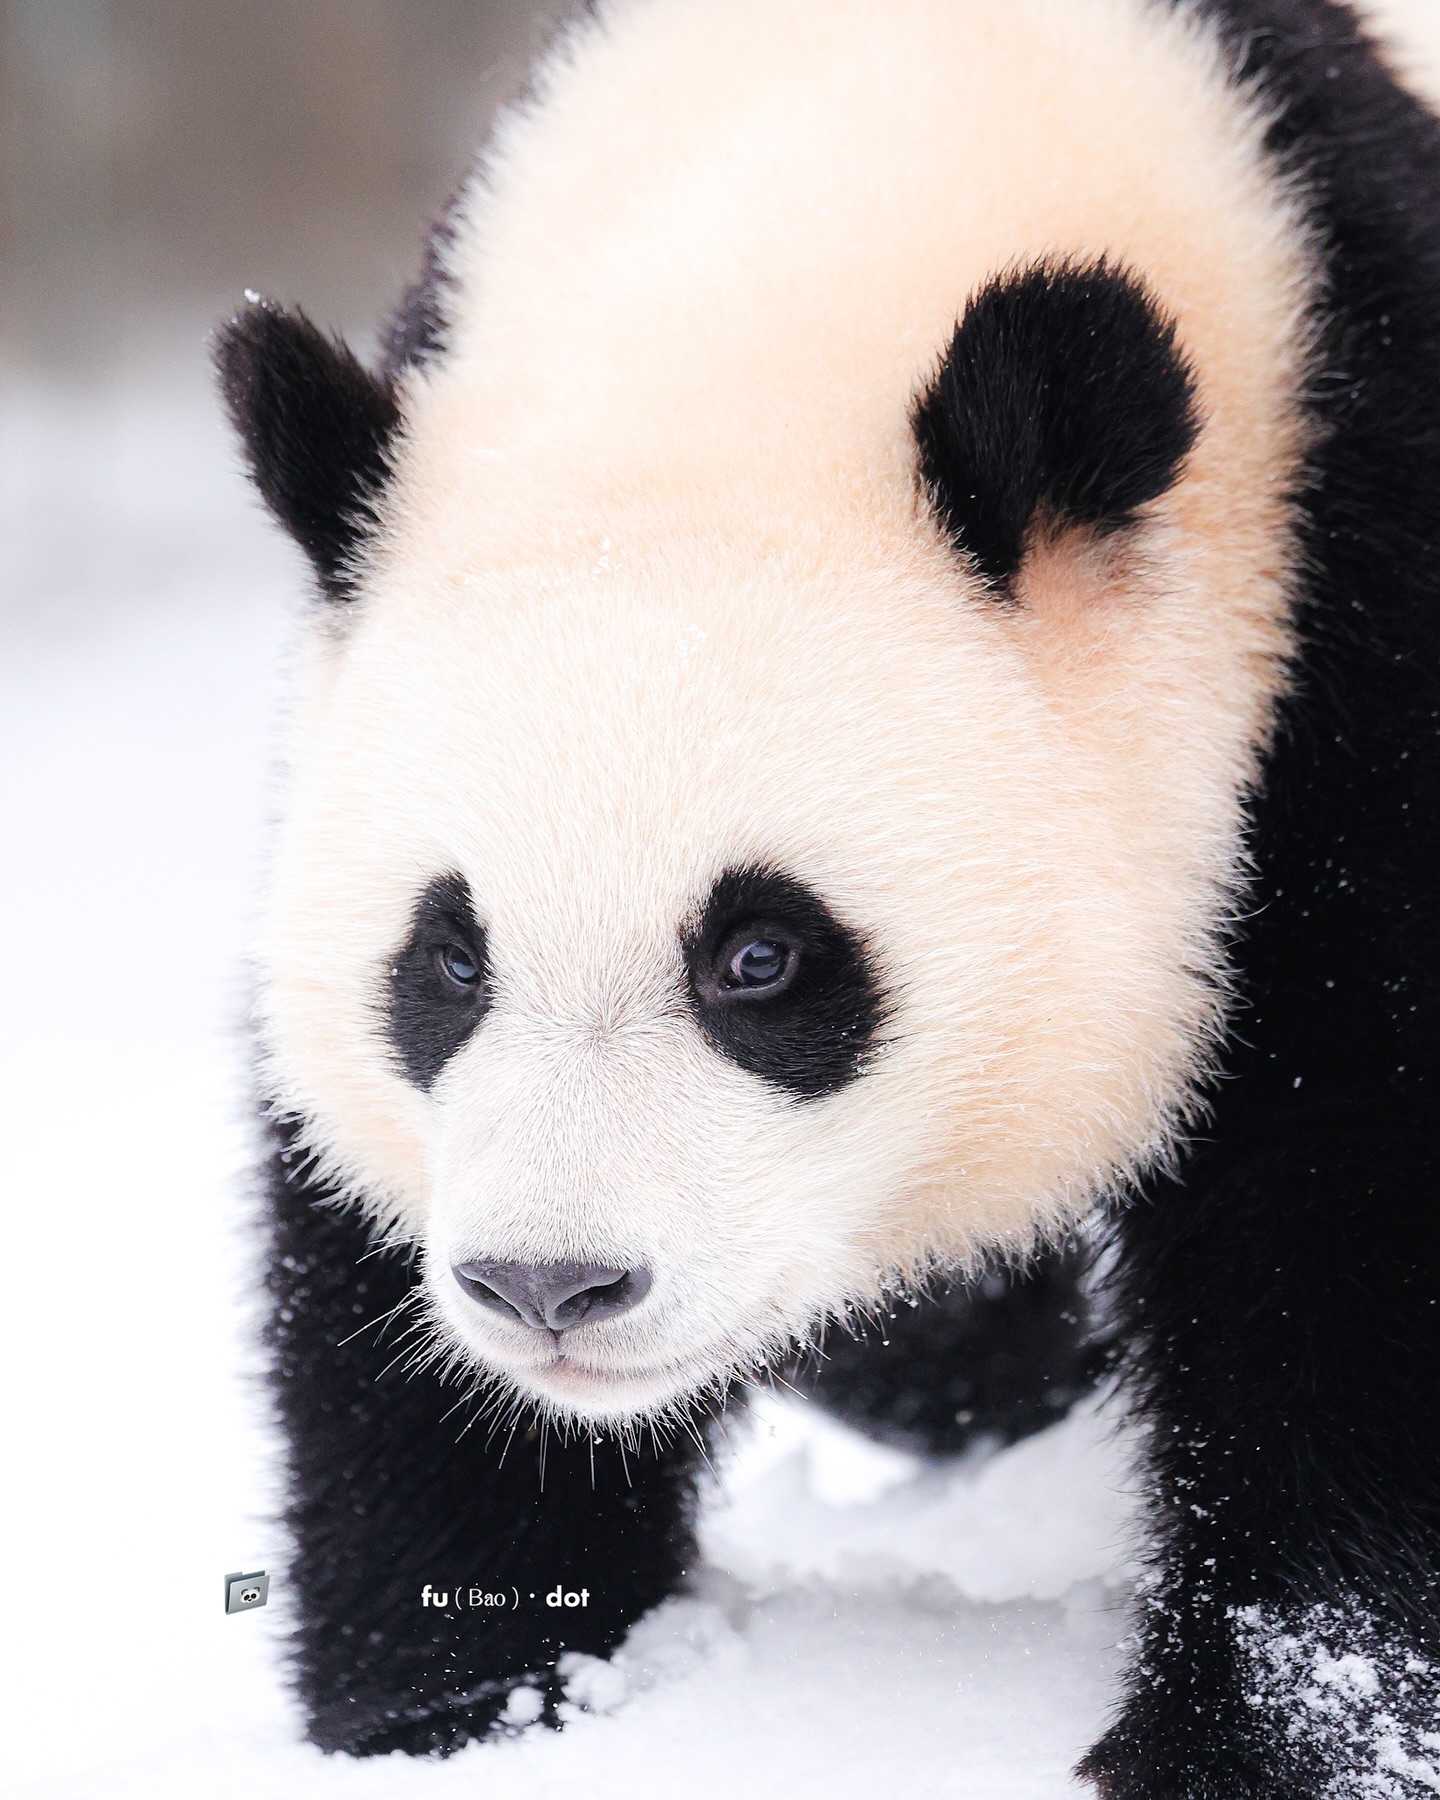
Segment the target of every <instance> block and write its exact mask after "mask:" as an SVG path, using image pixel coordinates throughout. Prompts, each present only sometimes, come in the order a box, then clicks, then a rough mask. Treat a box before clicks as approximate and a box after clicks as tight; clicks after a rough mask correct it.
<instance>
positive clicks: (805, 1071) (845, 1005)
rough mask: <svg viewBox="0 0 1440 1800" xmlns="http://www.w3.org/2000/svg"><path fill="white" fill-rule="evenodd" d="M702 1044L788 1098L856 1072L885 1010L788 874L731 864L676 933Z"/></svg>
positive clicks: (854, 955)
mask: <svg viewBox="0 0 1440 1800" xmlns="http://www.w3.org/2000/svg"><path fill="white" fill-rule="evenodd" d="M682 948H683V950H684V955H685V969H686V975H687V978H688V985H689V991H690V1003H691V1006H692V1007H693V1008H694V1012H695V1017H696V1020H697V1022H698V1023H699V1026H700V1029H701V1031H702V1032H703V1033H704V1035H705V1038H706V1040H707V1042H708V1043H709V1044H710V1045H711V1046H712V1047H713V1048H714V1049H716V1050H718V1051H719V1052H720V1053H721V1055H722V1056H728V1057H729V1058H730V1060H731V1061H732V1062H735V1063H738V1064H739V1066H740V1067H741V1068H742V1069H745V1070H748V1072H749V1073H750V1074H752V1075H758V1076H760V1077H761V1079H762V1080H764V1081H768V1082H770V1083H772V1084H773V1085H774V1086H776V1087H779V1088H783V1089H784V1090H785V1092H786V1093H789V1094H793V1095H795V1096H796V1098H797V1099H802V1100H814V1099H818V1098H820V1097H821V1096H822V1095H825V1094H833V1093H835V1092H836V1091H837V1090H838V1089H840V1088H842V1087H844V1086H845V1085H846V1083H847V1082H850V1081H853V1080H855V1079H856V1077H857V1076H858V1075H859V1074H860V1071H861V1067H862V1063H863V1058H864V1055H865V1052H866V1050H867V1049H868V1048H870V1047H871V1045H872V1044H873V1042H874V1040H875V1035H876V1033H877V1031H878V1030H879V1027H880V1025H881V1023H882V1021H883V1018H884V1013H885V1005H884V998H883V995H882V993H881V990H880V983H879V979H878V976H877V974H876V971H875V968H874V965H873V962H872V959H871V956H870V954H869V952H868V951H867V949H866V947H865V945H864V944H863V943H862V942H861V940H860V938H859V937H858V936H857V935H856V934H855V933H854V932H853V931H851V930H850V929H849V928H848V927H847V926H845V925H842V924H841V923H840V921H839V920H838V919H837V918H836V917H835V916H834V914H833V913H832V912H831V911H830V909H829V908H828V907H827V906H826V905H825V903H824V901H822V900H821V899H819V898H818V896H817V895H815V894H813V893H812V892H811V891H810V889H809V888H807V887H806V886H805V885H804V884H803V883H802V882H799V881H796V880H795V879H794V878H793V877H792V876H789V875H782V874H779V873H776V872H775V871H773V870H766V869H732V870H728V871H727V872H726V873H725V874H723V875H722V876H721V877H720V878H719V880H718V881H717V882H716V883H715V885H714V887H713V888H712V889H711V890H710V894H709V897H708V898H707V900H706V902H705V905H704V908H703V909H702V912H701V915H700V918H699V921H698V923H697V924H695V925H693V926H692V927H691V928H689V929H688V930H687V931H686V932H685V933H684V934H683V937H682Z"/></svg>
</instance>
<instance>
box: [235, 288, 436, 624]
mask: <svg viewBox="0 0 1440 1800" xmlns="http://www.w3.org/2000/svg"><path fill="white" fill-rule="evenodd" d="M214 354H215V366H216V369H217V371H218V373H219V376H220V391H221V393H222V395H223V396H224V400H225V406H226V410H227V411H228V412H229V414H230V419H231V422H232V424H233V425H234V426H235V429H236V431H237V432H238V433H239V434H240V440H241V442H242V443H243V444H244V446H245V454H246V458H247V460H248V462H249V464H250V473H251V475H252V477H253V478H254V481H255V485H256V487H257V488H258V489H259V490H260V494H261V496H262V498H263V499H264V501H265V504H266V505H267V506H268V507H269V508H270V510H271V512H272V513H274V515H275V517H276V518H277V519H278V520H279V521H280V523H281V524H282V525H283V526H284V527H285V529H286V530H287V531H288V532H289V533H290V535H291V536H292V537H293V538H294V539H295V540H296V542H297V543H298V544H299V545H300V547H301V549H303V550H304V551H305V553H306V555H307V556H308V557H309V558H310V560H311V562H312V563H313V564H314V565H315V572H316V574H317V575H318V576H319V577H320V585H321V588H322V589H323V590H324V592H325V594H326V596H327V597H328V598H329V599H332V600H350V599H353V598H354V594H355V573H354V570H355V558H356V553H357V551H359V549H360V548H361V547H362V545H363V543H364V541H365V539H366V537H367V536H368V535H369V534H370V533H371V532H372V531H373V530H374V527H375V524H376V518H377V514H376V501H377V498H378V496H379V494H380V491H381V489H382V488H383V487H384V485H385V483H386V481H387V480H388V479H389V476H390V472H391V471H390V450H391V444H392V442H393V440H394V437H395V433H396V431H397V429H398V427H399V424H400V409H399V406H398V404H397V402H396V398H395V394H394V390H393V388H392V387H391V385H390V382H389V381H388V380H386V379H384V378H382V377H379V376H375V375H372V374H371V373H370V372H369V370H368V369H366V368H364V367H363V366H362V364H361V363H360V362H359V361H358V359H357V358H356V356H355V355H354V353H353V352H352V351H351V350H350V349H349V348H348V347H347V346H346V345H345V344H344V343H342V342H341V341H340V339H338V338H331V337H326V336H325V334H324V333H323V332H321V331H320V330H319V329H318V328H317V327H316V326H315V325H313V324H312V323H311V321H310V320H309V319H307V318H306V316H305V315H304V313H302V312H299V311H298V310H297V311H295V312H287V311H286V310H285V309H284V308H282V307H280V306H277V305H276V304H275V303H274V302H273V301H270V300H256V301H252V302H251V304H250V305H248V306H246V307H245V308H244V310H243V311H241V312H239V313H237V314H236V316H235V317H234V318H233V319H231V320H230V321H229V323H228V324H226V325H224V326H222V327H221V329H220V330H219V331H218V332H217V333H216V337H215V344H214Z"/></svg>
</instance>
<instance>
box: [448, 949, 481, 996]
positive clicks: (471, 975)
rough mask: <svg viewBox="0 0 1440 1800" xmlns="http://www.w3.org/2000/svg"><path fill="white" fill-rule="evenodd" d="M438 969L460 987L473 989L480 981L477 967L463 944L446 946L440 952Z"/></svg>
mask: <svg viewBox="0 0 1440 1800" xmlns="http://www.w3.org/2000/svg"><path fill="white" fill-rule="evenodd" d="M440 967H441V968H442V969H443V970H444V971H445V973H446V974H447V975H448V976H449V977H450V979H451V980H452V981H453V982H456V983H458V985H459V986H460V987H473V986H474V984H475V983H476V982H477V981H478V980H479V979H480V969H479V965H478V964H477V963H476V961H475V958H474V957H473V956H472V955H471V953H470V952H469V951H468V950H467V949H466V948H465V947H464V945H463V944H447V945H446V946H445V948H444V949H443V950H442V951H441V952H440Z"/></svg>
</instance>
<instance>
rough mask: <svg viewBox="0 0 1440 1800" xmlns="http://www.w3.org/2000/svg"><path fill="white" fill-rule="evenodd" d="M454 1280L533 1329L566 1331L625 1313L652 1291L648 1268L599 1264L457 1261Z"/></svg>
mask: <svg viewBox="0 0 1440 1800" xmlns="http://www.w3.org/2000/svg"><path fill="white" fill-rule="evenodd" d="M454 1275H455V1279H456V1280H457V1281H458V1282H459V1283H460V1285H461V1287H462V1288H464V1290H465V1292H466V1293H467V1294H469V1296H470V1298H471V1299H472V1300H478V1301H479V1302H480V1304H481V1305H482V1306H488V1307H490V1308H491V1310H492V1311H494V1312H498V1313H503V1314H504V1316H505V1317H506V1318H507V1319H509V1320H510V1321H511V1322H512V1324H513V1323H514V1322H515V1320H517V1319H518V1320H520V1321H521V1322H522V1323H523V1324H526V1325H528V1326H529V1327H530V1328H531V1330H532V1331H568V1330H569V1329H570V1327H571V1326H572V1325H588V1324H591V1323H593V1322H594V1321H595V1320H596V1319H613V1318H614V1317H615V1316H616V1315H617V1314H618V1313H623V1312H629V1310H630V1308H631V1307H632V1306H636V1305H638V1304H639V1302H640V1301H642V1300H643V1299H644V1298H645V1296H646V1294H648V1293H649V1292H650V1271H649V1270H648V1269H641V1268H637V1269H611V1268H603V1267H601V1266H600V1265H599V1264H597V1263H512V1262H463V1263H456V1264H455V1268H454Z"/></svg>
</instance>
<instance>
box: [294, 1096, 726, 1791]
mask: <svg viewBox="0 0 1440 1800" xmlns="http://www.w3.org/2000/svg"><path fill="white" fill-rule="evenodd" d="M291 1145H292V1136H291V1134H290V1133H289V1132H287V1131H284V1130H280V1131H277V1132H276V1133H275V1142H274V1146H273V1154H272V1157H271V1161H270V1164H269V1206H270V1221H271V1224H270V1235H271V1242H270V1273H269V1286H270V1297H271V1302H272V1313H271V1322H270V1326H269V1330H268V1343H269V1349H270V1361H271V1376H272V1381H273V1388H274V1394H275V1400H276V1404H277V1406H278V1409H279V1413H280V1418H281V1422H282V1425H283V1427H284V1431H285V1438H286V1444H287V1449H288V1462H289V1467H288V1474H289V1483H288V1486H289V1496H290V1498H289V1505H288V1507H287V1510H286V1521H287V1523H288V1526H289V1529H290V1532H291V1535H292V1540H293V1545H294V1552H293V1557H292V1560H291V1563H290V1568H289V1571H288V1577H287V1580H286V1582H285V1583H284V1585H283V1587H282V1588H281V1590H280V1594H284V1593H288V1595H289V1597H290V1601H291V1604H292V1605H293V1607H294V1613H295V1629H294V1636H293V1657H294V1667H295V1674H296V1680H297V1685H298V1688H299V1691H300V1695H301V1698H302V1700H303V1701H304V1704H305V1708H306V1713H307V1717H308V1720H309V1730H310V1736H311V1738H312V1740H313V1741H314V1742H315V1743H317V1744H319V1745H320V1746H321V1748H322V1749H325V1750H345V1751H350V1752H352V1753H353V1754H357V1755H370V1754H376V1753H381V1752H384V1751H388V1750H396V1749H399V1750H408V1751H411V1752H415V1753H425V1752H439V1753H445V1752H448V1751H451V1750H454V1749H457V1748H458V1747H459V1746H460V1745H462V1744H464V1743H466V1742H467V1741H468V1740H469V1739H470V1738H472V1737H478V1736H482V1735H484V1733H485V1732H486V1731H487V1730H489V1729H490V1728H491V1727H492V1725H493V1724H494V1722H495V1721H496V1719H497V1718H498V1716H499V1715H500V1714H501V1712H502V1711H503V1709H504V1707H505V1704H506V1701H507V1698H508V1696H509V1694H510V1692H511V1690H512V1689H513V1688H514V1687H516V1686H517V1685H520V1684H522V1683H525V1682H532V1683H534V1684H535V1685H537V1686H539V1687H540V1688H541V1689H542V1690H543V1691H545V1692H546V1694H547V1695H548V1696H549V1701H550V1705H551V1715H550V1716H551V1718H552V1720H553V1716H554V1715H553V1701H554V1698H555V1686H554V1679H553V1670H554V1666H555V1660H556V1658H557V1657H558V1656H559V1655H560V1654H561V1652H562V1651H564V1650H583V1651H587V1652H589V1653H590V1654H592V1655H600V1654H603V1653H604V1652H606V1651H608V1650H610V1649H611V1648H613V1646H614V1645H615V1644H616V1643H618V1641H619V1640H620V1638H621V1637H622V1636H623V1635H624V1633H625V1631H626V1630H627V1628H628V1627H629V1626H630V1625H631V1624H633V1623H634V1621H635V1620H636V1619H638V1618H639V1617H640V1615H641V1614H642V1613H644V1612H645V1611H647V1610H648V1609H649V1608H650V1607H652V1606H654V1605H656V1604H657V1603H658V1602H659V1601H660V1600H662V1599H664V1598H665V1596H666V1595H667V1594H670V1593H673V1592H674V1591H675V1589H676V1588H677V1587H678V1586H679V1584H680V1583H681V1582H682V1581H683V1579H684V1577H685V1574H686V1571H687V1570H688V1569H689V1567H690V1565H691V1562H692V1560H693V1557H694V1544H693V1535H692V1529H691V1518H692V1509H693V1496H694V1484H695V1476H696V1472H697V1469H698V1467H699V1466H700V1464H701V1462H702V1456H703V1452H702V1448H701V1445H702V1443H703V1441H704V1437H705V1433H706V1431H707V1430H708V1429H709V1422H708V1420H705V1419H698V1418H697V1419H696V1420H695V1421H694V1435H691V1434H690V1433H689V1432H687V1431H685V1430H679V1431H677V1432H675V1433H674V1434H673V1435H672V1436H671V1438H670V1440H669V1442H668V1444H667V1445H666V1446H665V1447H664V1448H661V1449H658V1450H657V1448H656V1445H655V1442H654V1441H653V1439H652V1438H651V1437H650V1435H649V1434H648V1433H647V1434H645V1436H644V1439H643V1441H638V1442H637V1443H636V1444H635V1446H634V1447H633V1448H631V1449H629V1450H628V1451H627V1450H625V1449H623V1448H622V1446H621V1445H620V1444H619V1443H617V1442H616V1441H615V1440H613V1439H609V1440H606V1441H604V1442H601V1443H598V1444H594V1445H592V1444H591V1442H590V1441H589V1438H588V1436H587V1435H586V1434H584V1433H582V1434H580V1436H579V1437H578V1438H577V1437H575V1436H573V1435H572V1436H571V1438H570V1439H569V1441H568V1442H567V1441H562V1440H561V1439H559V1438H558V1437H557V1435H556V1434H555V1432H554V1431H553V1430H552V1431H550V1432H549V1433H548V1434H546V1435H545V1436H543V1437H542V1436H541V1435H540V1434H538V1433H537V1432H536V1431H535V1430H533V1429H530V1428H528V1426H527V1424H526V1423H523V1422H522V1423H521V1425H520V1426H519V1427H518V1428H517V1430H516V1431H515V1433H514V1435H513V1436H509V1435H508V1427H502V1428H500V1429H499V1430H496V1431H494V1432H493V1433H492V1431H491V1430H490V1429H489V1428H488V1427H487V1425H486V1424H485V1422H483V1421H480V1422H477V1423H472V1420H474V1419H475V1417H476V1414H477V1411H478V1408H479V1406H480V1404H481V1402H480V1401H479V1400H478V1399H473V1400H469V1401H467V1400H466V1399H465V1390H464V1389H463V1388H457V1387H455V1386H454V1385H449V1386H447V1385H445V1384H444V1383H443V1382H442V1381H441V1380H440V1378H439V1377H438V1376H437V1375H436V1374H435V1373H434V1372H433V1370H430V1369H423V1368H422V1369H420V1370H418V1371H417V1370H415V1369H413V1368H411V1367H409V1366H408V1364H409V1363H410V1362H411V1360H412V1359H413V1353H414V1350H415V1348H416V1344H417V1340H416V1337H415V1335H414V1332H413V1331H412V1330H410V1329H409V1328H410V1327H413V1326H414V1325H415V1324H416V1322H417V1320H418V1317H419V1315H418V1313H417V1312H416V1311H415V1310H413V1302H412V1301H410V1300H407V1296H413V1295H414V1290H415V1287H416V1283H417V1279H418V1277H417V1272H416V1270H415V1268H414V1267H413V1266H412V1264H411V1262H410V1261H409V1259H408V1258H406V1257H405V1256H403V1255H397V1254H394V1253H391V1254H378V1253H376V1251H375V1246H374V1243H373V1241H372V1238H371V1234H370V1233H369V1232H368V1230H367V1229H366V1227H365V1225H364V1224H363V1222H362V1221H361V1220H360V1219H359V1218H358V1217H357V1216H356V1215H355V1214H354V1213H353V1212H349V1211H341V1210H339V1209H337V1208H336V1206H335V1205H334V1204H333V1201H332V1199H331V1196H330V1195H329V1194H328V1193H327V1191H326V1190H325V1189H324V1187H323V1186H320V1185H317V1184H316V1183H315V1181H314V1180H313V1178H312V1177H311V1176H310V1175H309V1174H308V1173H307V1170H306V1168H305V1166H304V1164H303V1161H302V1160H301V1159H300V1158H299V1157H297V1156H296V1155H295V1153H294V1152H293V1150H292V1147H291ZM397 1309H398V1310H397ZM407 1344H408V1346H409V1352H410V1354H407ZM427 1583H428V1584H429V1585H430V1587H431V1588H432V1590H436V1591H438V1592H439V1593H443V1594H445V1595H447V1596H448V1598H449V1605H448V1606H447V1607H446V1608H444V1609H439V1608H435V1607H430V1606H425V1605H422V1603H421V1595H422V1591H423V1589H424V1588H425V1586H426V1584H427ZM557 1585H558V1586H560V1587H562V1588H563V1589H565V1590H568V1591H571V1592H579V1590H580V1589H582V1588H584V1589H586V1590H587V1592H588V1603H587V1604H586V1605H585V1606H584V1607H583V1608H582V1607H573V1608H565V1607H561V1608H552V1607H549V1606H547V1605H546V1604H545V1595H546V1594H547V1593H550V1592H552V1591H553V1590H554V1588H555V1587H556V1586H557ZM472 1587H474V1588H477V1589H479V1590H481V1591H482V1592H489V1593H492V1594H493V1593H502V1592H503V1593H505V1594H506V1596H507V1597H506V1604H505V1605H504V1606H503V1607H498V1606H490V1607H486V1606H479V1607H474V1608H472V1607H470V1606H469V1605H468V1604H466V1605H462V1606H461V1607H459V1608H458V1609H457V1607H456V1605H455V1601H456V1597H457V1593H463V1594H464V1595H465V1596H466V1598H467V1601H468V1596H469V1592H470V1589H471V1588H472ZM517 1592H518V1595H519V1605H518V1608H517V1607H516V1605H515V1604H514V1595H515V1594H516V1593H517ZM280 1594H277V1598H279V1597H280Z"/></svg>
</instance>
